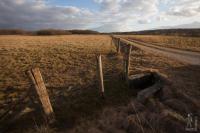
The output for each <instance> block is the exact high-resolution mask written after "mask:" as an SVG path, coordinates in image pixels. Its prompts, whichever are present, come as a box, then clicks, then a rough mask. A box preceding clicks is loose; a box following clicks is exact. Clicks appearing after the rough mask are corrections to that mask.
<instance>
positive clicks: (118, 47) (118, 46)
mask: <svg viewBox="0 0 200 133" xmlns="http://www.w3.org/2000/svg"><path fill="white" fill-rule="evenodd" d="M117 53H120V38H118V39H117Z"/></svg>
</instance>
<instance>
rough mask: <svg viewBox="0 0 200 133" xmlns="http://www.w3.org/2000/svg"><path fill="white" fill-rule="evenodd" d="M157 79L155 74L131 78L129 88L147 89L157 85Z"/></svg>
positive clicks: (144, 74)
mask: <svg viewBox="0 0 200 133" xmlns="http://www.w3.org/2000/svg"><path fill="white" fill-rule="evenodd" d="M156 81H157V79H156V76H155V74H154V73H151V72H150V73H142V74H136V75H131V76H129V88H133V89H145V88H148V87H150V86H152V85H154V84H155V83H156Z"/></svg>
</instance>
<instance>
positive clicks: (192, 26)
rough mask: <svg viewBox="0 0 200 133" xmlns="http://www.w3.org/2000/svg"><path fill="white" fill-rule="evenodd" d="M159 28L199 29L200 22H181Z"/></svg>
mask: <svg viewBox="0 0 200 133" xmlns="http://www.w3.org/2000/svg"><path fill="white" fill-rule="evenodd" d="M159 29H200V22H193V23H190V24H182V25H176V26H163V27H160V28H159Z"/></svg>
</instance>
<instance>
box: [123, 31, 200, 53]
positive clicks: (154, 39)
mask: <svg viewBox="0 0 200 133" xmlns="http://www.w3.org/2000/svg"><path fill="white" fill-rule="evenodd" d="M124 37H126V38H127V37H128V38H132V39H135V40H138V41H143V42H149V43H154V44H156V45H159V46H164V47H170V48H177V49H183V50H189V51H197V52H200V38H199V37H180V36H159V35H128V36H124Z"/></svg>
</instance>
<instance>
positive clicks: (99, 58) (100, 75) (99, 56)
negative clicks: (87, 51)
mask: <svg viewBox="0 0 200 133" xmlns="http://www.w3.org/2000/svg"><path fill="white" fill-rule="evenodd" d="M97 66H98V67H97V68H98V76H99V89H100V93H101V96H102V97H104V82H103V70H102V61H101V55H98V56H97Z"/></svg>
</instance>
